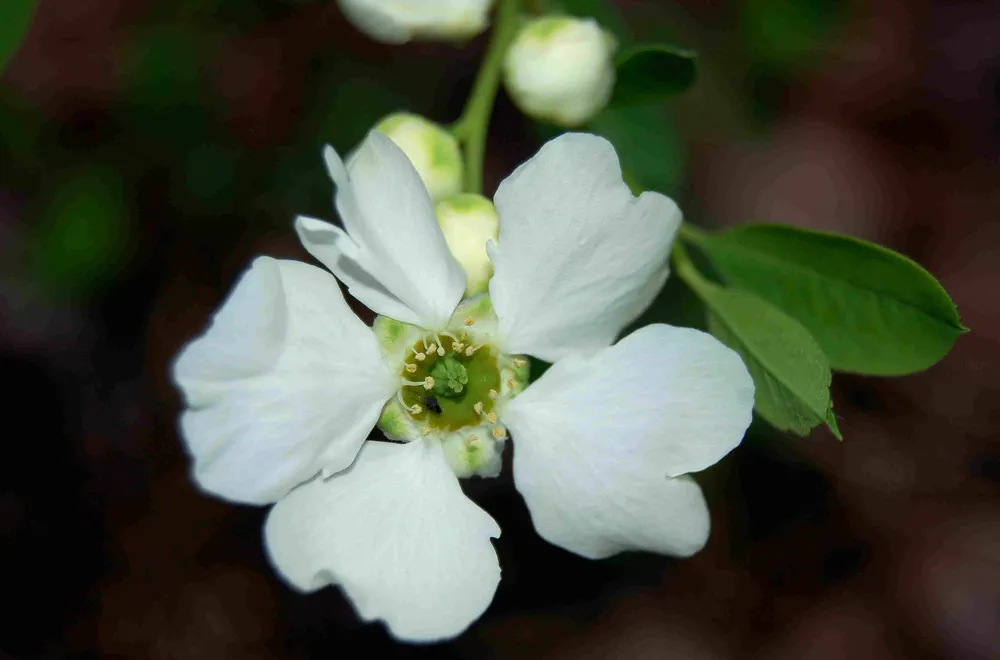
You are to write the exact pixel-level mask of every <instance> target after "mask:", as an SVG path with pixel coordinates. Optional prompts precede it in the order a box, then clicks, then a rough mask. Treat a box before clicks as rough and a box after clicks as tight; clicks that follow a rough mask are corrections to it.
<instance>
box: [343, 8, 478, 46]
mask: <svg viewBox="0 0 1000 660" xmlns="http://www.w3.org/2000/svg"><path fill="white" fill-rule="evenodd" d="M491 4H493V0H340V9H341V11H343V12H344V16H346V17H347V20H349V21H350V22H351V23H353V24H354V27H356V28H358V29H359V30H361V31H362V32H364V33H365V34H367V35H368V36H369V37H371V38H372V39H375V40H376V41H381V42H384V43H389V44H403V43H406V42H407V41H410V40H411V39H416V40H419V41H462V40H465V39H468V38H470V37H474V36H476V35H477V34H479V33H480V32H482V31H483V30H485V29H486V26H487V24H488V23H489V10H490V5H491Z"/></svg>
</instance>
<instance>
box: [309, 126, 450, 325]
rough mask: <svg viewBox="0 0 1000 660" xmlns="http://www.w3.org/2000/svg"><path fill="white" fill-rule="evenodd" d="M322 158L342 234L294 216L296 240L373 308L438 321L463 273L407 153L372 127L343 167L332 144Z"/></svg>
mask: <svg viewBox="0 0 1000 660" xmlns="http://www.w3.org/2000/svg"><path fill="white" fill-rule="evenodd" d="M325 157H326V161H327V167H328V168H329V170H330V176H331V178H332V179H333V181H334V183H335V184H336V186H337V197H336V200H337V201H336V203H337V210H338V211H339V213H340V216H341V219H342V220H343V222H344V228H345V229H346V233H345V232H342V231H340V230H338V229H337V228H336V227H333V226H332V225H325V223H322V222H321V221H319V220H312V219H309V218H299V219H298V220H297V221H296V229H297V230H298V232H299V238H300V239H301V240H302V243H303V245H305V247H306V249H307V250H309V253H310V254H312V255H313V256H314V257H316V258H317V259H318V260H319V261H320V262H322V263H323V265H324V266H326V267H327V268H329V269H330V270H331V271H333V272H334V273H335V274H336V275H337V277H339V278H341V279H342V280H343V281H344V282H345V283H346V284H347V285H348V287H349V288H350V291H351V293H352V294H353V295H354V296H355V297H356V298H357V299H358V300H360V301H361V302H363V303H364V304H365V305H367V306H368V307H369V308H371V309H372V310H373V311H375V312H377V313H379V314H382V315H383V316H389V317H391V318H395V319H396V320H398V321H404V322H407V323H416V324H418V325H421V326H423V327H425V328H428V329H431V330H436V329H441V328H443V327H444V325H445V324H446V323H447V322H448V319H449V318H451V313H452V312H453V311H454V310H455V306H456V305H457V304H458V301H459V300H460V299H461V298H462V293H463V291H464V290H465V272H464V271H463V270H462V267H461V266H460V265H459V264H458V262H456V261H455V259H454V258H453V257H452V256H451V253H450V252H449V251H448V244H447V243H446V242H445V240H444V235H443V234H442V233H441V228H440V227H439V226H438V223H437V219H436V217H435V215H434V209H433V206H432V205H431V200H430V197H429V196H428V194H427V189H426V188H424V184H423V182H422V181H421V180H420V175H419V174H417V171H416V170H415V169H413V165H412V164H411V163H410V161H409V159H408V158H407V157H406V155H405V154H404V153H403V152H402V151H401V150H400V148H399V147H397V146H396V145H395V144H393V142H392V140H390V139H389V138H387V137H386V136H384V135H382V134H381V133H379V132H378V131H372V132H371V133H369V134H368V137H367V138H366V139H365V141H364V142H363V143H362V145H361V146H360V147H359V148H358V150H357V152H356V153H355V154H354V155H353V156H352V158H351V160H350V162H349V163H348V167H346V168H345V167H344V164H343V162H342V161H341V160H340V157H339V156H337V153H336V152H335V151H334V150H333V149H331V148H329V147H328V148H327V150H326V152H325ZM324 225H325V226H324Z"/></svg>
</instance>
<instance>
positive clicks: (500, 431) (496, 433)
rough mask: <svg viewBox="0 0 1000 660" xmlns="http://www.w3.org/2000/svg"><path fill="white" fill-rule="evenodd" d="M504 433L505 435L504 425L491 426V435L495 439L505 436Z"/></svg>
mask: <svg viewBox="0 0 1000 660" xmlns="http://www.w3.org/2000/svg"><path fill="white" fill-rule="evenodd" d="M506 435H507V429H505V428H504V427H502V426H494V427H493V437H494V438H496V439H497V440H500V439H502V438H504V437H506Z"/></svg>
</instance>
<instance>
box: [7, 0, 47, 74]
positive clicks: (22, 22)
mask: <svg viewBox="0 0 1000 660" xmlns="http://www.w3.org/2000/svg"><path fill="white" fill-rule="evenodd" d="M36 4H38V2H37V0H4V2H3V8H2V9H0V71H3V69H4V67H5V66H6V65H7V61H8V60H9V59H10V58H11V57H12V56H13V55H14V53H15V52H17V48H18V46H20V45H21V41H22V40H23V39H24V36H25V35H26V34H27V33H28V28H29V27H31V17H32V16H33V15H34V13H35V5H36Z"/></svg>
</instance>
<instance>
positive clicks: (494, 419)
mask: <svg viewBox="0 0 1000 660" xmlns="http://www.w3.org/2000/svg"><path fill="white" fill-rule="evenodd" d="M486 421H487V422H489V423H490V424H496V423H497V414H496V413H495V412H490V413H486Z"/></svg>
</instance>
